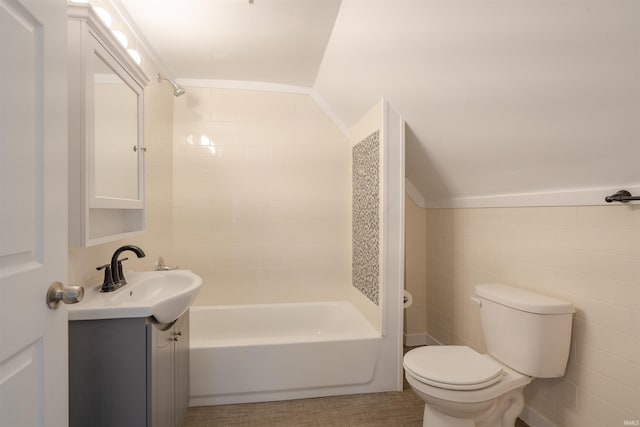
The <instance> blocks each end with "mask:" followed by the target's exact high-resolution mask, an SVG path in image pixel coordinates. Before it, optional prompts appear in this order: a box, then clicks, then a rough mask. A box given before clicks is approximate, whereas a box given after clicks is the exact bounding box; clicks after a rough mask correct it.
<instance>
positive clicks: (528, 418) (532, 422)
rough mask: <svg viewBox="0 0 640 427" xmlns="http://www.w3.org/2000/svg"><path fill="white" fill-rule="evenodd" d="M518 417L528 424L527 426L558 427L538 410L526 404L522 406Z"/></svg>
mask: <svg viewBox="0 0 640 427" xmlns="http://www.w3.org/2000/svg"><path fill="white" fill-rule="evenodd" d="M520 419H522V421H524V422H525V423H527V424H529V427H558V426H556V425H555V424H554V423H552V422H551V421H549V419H548V418H547V417H545V416H543V415H542V414H540V412H538V411H536V410H535V409H532V408H531V407H529V406H528V405H525V406H524V409H523V410H522V413H521V414H520Z"/></svg>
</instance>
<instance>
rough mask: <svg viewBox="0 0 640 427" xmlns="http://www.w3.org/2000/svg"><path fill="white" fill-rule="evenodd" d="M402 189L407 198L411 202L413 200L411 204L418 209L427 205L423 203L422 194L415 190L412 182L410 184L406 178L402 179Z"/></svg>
mask: <svg viewBox="0 0 640 427" xmlns="http://www.w3.org/2000/svg"><path fill="white" fill-rule="evenodd" d="M404 189H405V191H406V193H407V196H409V197H410V198H411V200H413V203H415V204H416V205H417V206H418V207H420V208H426V207H427V203H426V202H425V200H424V197H423V196H422V193H420V191H419V190H418V189H417V188H416V186H415V185H413V182H411V180H410V179H409V178H406V177H405V179H404Z"/></svg>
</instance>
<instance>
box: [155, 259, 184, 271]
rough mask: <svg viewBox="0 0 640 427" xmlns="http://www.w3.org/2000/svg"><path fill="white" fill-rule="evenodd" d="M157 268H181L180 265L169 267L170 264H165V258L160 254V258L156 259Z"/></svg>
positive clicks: (166, 269) (161, 269)
mask: <svg viewBox="0 0 640 427" xmlns="http://www.w3.org/2000/svg"><path fill="white" fill-rule="evenodd" d="M155 268H156V271H170V270H177V269H179V268H180V266H179V265H176V266H175V267H169V266H168V265H165V263H164V258H162V257H161V256H159V257H158V259H157V260H156V265H155Z"/></svg>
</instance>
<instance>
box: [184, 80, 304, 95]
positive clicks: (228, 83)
mask: <svg viewBox="0 0 640 427" xmlns="http://www.w3.org/2000/svg"><path fill="white" fill-rule="evenodd" d="M176 83H178V84H180V85H182V86H190V87H210V88H216V89H236V90H255V91H260V92H280V93H295V94H300V95H311V88H310V87H305V86H292V85H284V84H280V83H269V82H253V81H245V80H216V79H181V78H179V79H176Z"/></svg>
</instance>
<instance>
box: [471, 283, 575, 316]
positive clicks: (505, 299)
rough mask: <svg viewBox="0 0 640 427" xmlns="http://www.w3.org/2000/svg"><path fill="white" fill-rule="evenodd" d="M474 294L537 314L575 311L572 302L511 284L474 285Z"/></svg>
mask: <svg viewBox="0 0 640 427" xmlns="http://www.w3.org/2000/svg"><path fill="white" fill-rule="evenodd" d="M476 295H477V296H479V297H480V298H484V299H486V300H489V301H493V302H495V303H498V304H502V305H506V306H507V307H511V308H514V309H516V310H520V311H526V312H529V313H538V314H570V313H575V308H574V306H573V304H572V303H570V302H567V301H563V300H560V299H557V298H552V297H548V296H546V295H540V294H537V293H534V292H529V291H525V290H524V289H520V288H514V287H513V286H507V285H498V284H483V285H476Z"/></svg>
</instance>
